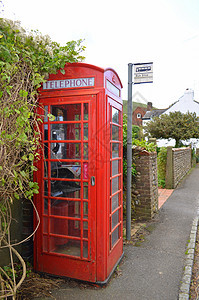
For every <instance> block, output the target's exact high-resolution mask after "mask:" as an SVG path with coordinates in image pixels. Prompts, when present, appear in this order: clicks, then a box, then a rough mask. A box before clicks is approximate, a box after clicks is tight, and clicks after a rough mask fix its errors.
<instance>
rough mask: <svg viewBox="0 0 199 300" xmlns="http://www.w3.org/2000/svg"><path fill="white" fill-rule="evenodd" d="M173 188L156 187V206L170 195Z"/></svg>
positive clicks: (159, 205) (161, 203) (160, 204)
mask: <svg viewBox="0 0 199 300" xmlns="http://www.w3.org/2000/svg"><path fill="white" fill-rule="evenodd" d="M173 191H174V190H167V189H160V188H159V189H158V208H160V207H161V206H162V205H163V204H164V202H165V201H166V200H167V199H168V198H169V196H171V194H172V193H173Z"/></svg>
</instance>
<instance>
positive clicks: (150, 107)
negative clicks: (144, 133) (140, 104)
mask: <svg viewBox="0 0 199 300" xmlns="http://www.w3.org/2000/svg"><path fill="white" fill-rule="evenodd" d="M150 110H152V102H147V111H150Z"/></svg>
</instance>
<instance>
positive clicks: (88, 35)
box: [1, 0, 199, 108]
mask: <svg viewBox="0 0 199 300" xmlns="http://www.w3.org/2000/svg"><path fill="white" fill-rule="evenodd" d="M3 3H4V12H3V13H1V15H2V16H3V17H7V18H10V19H14V20H20V21H21V24H22V26H23V27H25V28H28V29H38V30H39V31H40V32H41V33H42V34H48V35H50V37H51V38H52V40H54V41H57V42H60V43H61V44H64V43H65V42H68V41H70V40H77V39H80V38H81V39H85V41H84V45H85V46H86V52H85V54H84V55H85V56H86V60H85V62H86V63H89V64H93V65H96V66H99V67H102V68H107V67H111V68H113V69H115V71H116V72H117V73H118V75H119V76H120V79H121V81H122V83H123V92H122V97H123V99H127V86H128V84H127V82H128V78H127V77H128V63H145V62H153V64H154V66H153V69H154V83H148V84H141V85H134V86H133V93H135V92H136V91H139V92H140V93H141V94H142V95H143V96H144V97H145V98H146V99H147V100H148V101H151V102H152V103H153V105H154V106H156V107H157V108H166V107H168V106H169V105H170V104H172V103H173V102H174V101H176V100H178V99H179V97H180V96H182V95H183V94H184V91H185V90H186V88H191V89H193V90H194V93H195V100H197V101H199V0H120V1H119V0H106V1H105V0H100V1H95V0H74V1H72V0H56V1H52V0H34V1H30V0H3Z"/></svg>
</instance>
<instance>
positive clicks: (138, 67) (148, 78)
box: [134, 63, 153, 84]
mask: <svg viewBox="0 0 199 300" xmlns="http://www.w3.org/2000/svg"><path fill="white" fill-rule="evenodd" d="M152 82H153V63H145V64H134V84H138V83H152Z"/></svg>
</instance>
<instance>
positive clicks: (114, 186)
mask: <svg viewBox="0 0 199 300" xmlns="http://www.w3.org/2000/svg"><path fill="white" fill-rule="evenodd" d="M118 190H119V177H116V178H113V179H112V194H114V193H115V192H117V191H118Z"/></svg>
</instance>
